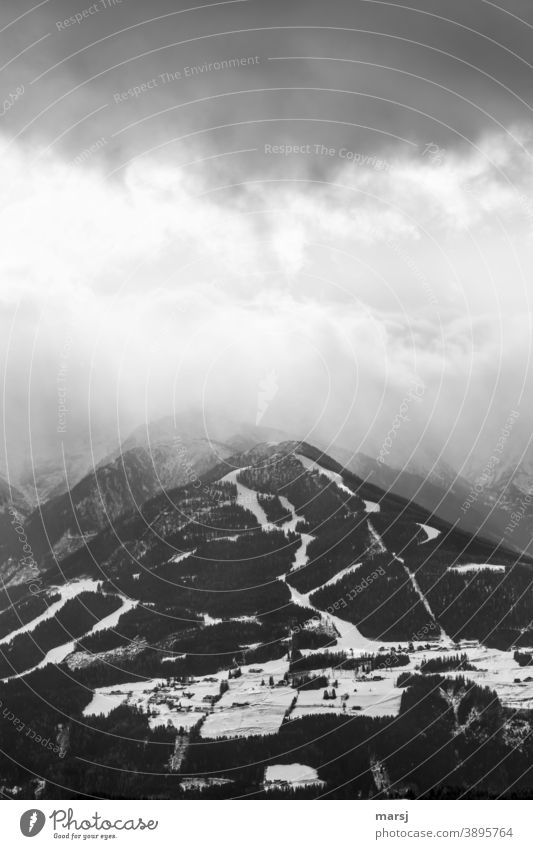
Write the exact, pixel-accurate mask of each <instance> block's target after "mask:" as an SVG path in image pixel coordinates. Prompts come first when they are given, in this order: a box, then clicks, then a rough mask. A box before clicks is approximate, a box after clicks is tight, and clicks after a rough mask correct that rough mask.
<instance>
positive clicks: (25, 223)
mask: <svg viewBox="0 0 533 849" xmlns="http://www.w3.org/2000/svg"><path fill="white" fill-rule="evenodd" d="M532 38H533V8H532V7H531V3H530V2H528V0H505V2H500V3H496V2H488V0H469V2H467V3H465V2H464V0H411V2H409V3H405V4H404V3H399V2H395V0H394V2H382V0H343V2H341V0H329V2H324V1H322V2H318V0H317V2H315V1H314V0H308V1H307V2H306V0H284V2H278V0H269V2H260V0H229V1H228V2H218V3H195V4H190V3H182V2H181V0H180V2H171V0H166V1H165V0H157V2H151V3H149V4H147V3H144V2H139V1H138V0H122V2H118V0H99V2H97V3H94V4H92V5H91V4H90V3H88V2H85V0H80V1H79V2H67V0H44V2H40V3H38V4H33V5H32V3H29V2H27V0H4V2H3V3H2V7H1V10H0V40H1V41H0V44H1V46H2V53H1V55H2V57H3V59H2V61H3V65H2V67H1V68H0V79H1V80H2V93H3V94H2V96H3V105H2V107H1V108H0V112H1V113H2V114H1V123H0V143H1V145H2V156H1V157H0V169H1V170H2V174H1V180H0V187H1V188H0V192H1V198H2V203H1V207H0V209H1V213H0V214H1V216H2V220H1V232H2V251H1V252H0V272H1V273H0V322H1V326H0V330H1V339H2V366H3V370H4V381H3V382H4V408H5V410H6V419H5V426H6V434H7V437H6V438H7V446H8V447H7V453H8V456H11V457H13V458H15V457H16V456H18V455H20V454H23V455H24V456H27V451H28V439H29V435H30V434H31V440H32V445H33V448H34V450H35V451H36V452H37V453H39V452H42V451H44V450H45V448H46V446H48V445H52V444H53V445H57V443H58V441H59V442H61V441H68V440H71V441H76V440H79V439H80V438H81V439H85V438H86V434H87V429H88V428H89V426H90V428H91V432H92V433H93V434H95V435H98V438H100V436H102V435H104V437H105V438H109V439H112V438H114V437H116V435H117V432H119V433H120V435H122V436H124V435H125V434H126V433H127V431H128V430H129V429H130V428H131V427H132V426H133V425H134V424H135V423H137V422H139V421H142V420H143V419H144V418H145V417H148V418H151V417H154V416H158V415H162V414H165V413H169V412H172V411H176V412H178V413H179V412H180V411H182V410H185V409H187V408H189V407H191V406H201V407H202V408H204V409H205V410H207V411H208V412H209V411H215V410H223V411H224V412H225V413H227V414H230V415H232V416H233V417H234V418H235V419H237V420H240V419H242V420H246V421H251V422H253V421H255V420H257V419H258V418H261V423H262V424H265V425H271V426H273V427H277V428H281V429H284V430H286V431H287V432H288V433H290V434H291V435H293V436H301V437H302V438H308V439H309V440H310V441H318V442H320V443H321V444H323V445H325V444H328V443H330V442H333V443H336V444H338V445H341V446H343V447H344V448H347V449H348V450H350V451H353V452H356V451H358V450H364V451H366V452H367V453H369V454H374V455H375V454H376V452H377V451H378V450H379V446H380V445H381V444H382V443H383V440H384V439H385V437H386V435H387V432H388V431H389V429H390V427H391V422H392V420H393V418H394V416H395V415H396V413H397V411H398V409H399V407H400V405H401V403H402V400H403V399H404V398H405V397H406V396H407V395H408V393H409V391H410V389H411V388H412V387H413V386H414V385H418V386H421V387H423V391H421V392H420V393H419V394H420V397H419V398H418V399H417V400H416V401H414V400H412V401H410V405H409V416H408V418H409V421H408V422H405V423H404V425H403V426H402V429H401V433H400V434H399V437H398V439H397V440H396V442H395V446H394V452H395V454H394V456H391V460H392V461H393V462H397V463H398V464H402V463H404V462H406V460H407V458H408V457H409V455H410V454H411V453H412V452H415V454H416V452H419V454H420V455H422V454H423V456H427V452H429V455H430V456H433V457H435V458H438V457H439V455H442V457H443V458H445V459H447V460H448V461H451V462H452V463H454V464H455V465H456V467H457V468H460V467H461V466H462V464H466V465H465V467H464V469H469V468H471V467H475V466H476V464H477V465H478V466H481V467H482V466H483V465H484V463H485V462H486V459H487V455H488V454H489V455H490V453H491V450H492V446H493V445H494V444H495V442H496V441H497V439H498V437H499V434H500V432H501V429H502V427H504V425H505V422H506V420H507V418H508V416H509V413H510V412H511V411H512V410H518V411H520V414H521V415H520V418H519V420H518V424H517V426H516V428H515V429H514V431H513V439H512V444H510V445H509V447H508V449H509V451H515V452H516V451H522V450H523V449H524V447H526V446H527V442H528V440H529V437H530V425H529V420H528V416H527V410H528V408H529V409H531V403H532V401H533V399H532V398H531V386H532V382H531V365H530V343H531V303H530V293H531V272H532V247H533V191H532V188H533V167H532V159H531V151H532V142H533V111H532V107H533V103H532V97H531V92H532V91H533V86H532V82H533V64H532V63H530V61H529V59H531V50H530V49H528V48H529V46H530V44H531V40H532ZM61 403H63V405H64V406H66V408H67V410H66V412H65V413H64V415H63V416H62V418H61V417H60V416H59V412H60V411H59V406H60V405H61ZM58 425H59V426H60V432H59V433H58ZM17 452H18V454H17ZM13 462H14V461H13Z"/></svg>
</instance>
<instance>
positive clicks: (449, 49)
mask: <svg viewBox="0 0 533 849" xmlns="http://www.w3.org/2000/svg"><path fill="white" fill-rule="evenodd" d="M193 6H195V7H198V8H196V9H194V10H192V11H189V10H190V9H191V7H193ZM29 8H31V6H30V4H24V5H21V4H20V3H19V2H15V1H14V0H9V2H5V3H4V4H3V6H2V12H1V19H0V26H1V27H7V28H6V29H4V31H3V32H2V33H0V39H2V42H1V44H2V45H3V48H4V55H5V56H7V57H8V58H7V59H6V61H9V60H10V59H11V58H13V57H15V56H17V54H19V53H20V54H21V55H20V56H19V57H18V58H17V59H14V60H13V61H11V62H10V64H9V65H8V66H7V67H5V68H4V70H3V72H2V78H3V88H4V94H5V95H7V94H8V93H9V92H11V91H12V90H14V89H15V88H16V86H17V85H18V86H21V85H24V95H23V96H22V97H21V98H20V99H19V100H18V101H17V103H16V104H15V105H14V106H13V108H11V109H10V110H9V112H8V114H6V115H5V116H4V118H3V121H4V127H5V128H6V130H8V132H9V133H10V134H15V133H20V136H19V138H20V140H22V141H24V140H25V141H27V142H30V143H32V144H35V143H37V144H38V145H39V146H41V145H43V144H44V145H48V144H52V143H53V144H54V147H55V149H56V150H58V151H60V152H61V154H62V155H63V156H64V157H65V158H67V159H69V160H72V159H75V158H76V157H79V156H81V157H82V161H87V162H88V163H89V161H91V162H92V164H93V165H95V166H96V165H101V166H102V167H103V168H105V169H106V170H113V169H115V168H117V167H120V166H121V165H122V164H123V163H125V162H127V161H128V160H129V159H130V158H131V157H133V156H138V155H140V154H143V153H145V152H146V151H148V150H150V149H152V148H154V147H155V148H158V149H159V155H161V156H167V157H169V158H172V159H173V160H175V161H177V162H187V161H188V160H189V159H191V156H192V155H193V156H194V157H195V158H199V157H202V156H213V155H217V154H223V155H226V154H229V153H233V152H234V151H237V150H249V149H252V151H251V152H250V153H248V154H241V157H242V156H245V157H246V158H245V159H244V160H243V159H242V158H240V157H237V158H233V157H228V156H222V157H220V158H218V159H216V160H212V163H211V166H210V172H211V174H217V173H218V172H219V171H228V172H229V173H230V174H231V173H232V170H233V169H234V168H235V167H236V165H237V163H239V164H240V167H242V163H243V161H244V163H245V165H244V167H245V168H246V173H247V176H248V179H250V178H251V177H252V176H253V175H254V174H256V175H259V176H260V175H264V174H266V175H268V174H270V173H275V174H276V176H280V175H281V176H283V175H285V174H286V175H287V176H299V175H305V176H311V177H314V178H316V179H323V178H325V177H327V176H329V175H330V174H331V173H333V172H334V171H335V169H336V168H337V167H338V166H339V162H338V158H331V160H330V158H328V157H327V156H323V155H322V156H316V155H314V147H313V146H314V145H315V144H323V145H325V146H326V147H335V148H336V149H337V150H338V149H339V148H341V147H343V146H345V147H346V148H347V149H349V150H355V151H362V152H366V153H368V154H373V155H378V154H379V155H382V156H385V157H387V156H390V157H398V156H403V155H408V154H413V153H420V152H421V151H423V149H424V147H425V145H426V144H428V143H432V144H434V145H438V146H439V147H441V148H445V149H446V150H450V149H453V148H457V149H461V148H464V147H467V146H469V145H471V144H475V143H476V142H477V141H478V139H479V138H480V136H482V135H483V134H484V133H487V132H491V131H492V132H493V131H501V129H502V127H503V128H505V129H511V130H512V128H513V127H515V126H527V125H530V124H531V123H532V120H531V119H532V114H533V113H532V110H531V104H530V100H531V97H530V91H531V81H532V77H533V71H532V66H531V64H530V61H529V60H530V58H531V50H530V44H531V38H532V35H533V28H532V26H533V10H532V9H531V6H530V3H528V2H526V0H514V2H511V1H510V0H507V2H505V3H502V4H499V5H498V4H496V3H489V2H483V0H471V2H468V3H465V2H464V0H447V2H442V0H432V1H431V0H430V2H421V0H418V2H412V3H410V4H407V3H405V4H401V3H397V2H377V0H376V2H374V0H365V1H364V2H363V1H362V0H356V1H355V2H351V0H346V2H340V0H332V2H327V3H326V2H303V1H302V2H300V1H299V0H292V2H278V0H274V2H268V3H261V2H254V0H250V2H234V3H219V4H212V3H211V4H208V3H205V4H200V3H194V2H189V3H184V2H180V3H178V4H177V3H171V2H169V0H157V2H152V3H150V4H146V3H144V2H137V0H122V1H121V2H119V0H98V2H97V3H93V4H91V3H89V2H88V0H79V2H77V3H71V2H67V0H61V2H56V0H49V2H45V3H41V4H40V5H38V6H37V7H36V8H35V9H34V11H31V12H30V13H28V14H24V12H25V11H26V10H27V9H29ZM91 10H92V11H91ZM76 14H77V15H78V16H79V17H78V20H77V21H76V19H75V18H74V22H72V21H71V20H68V19H69V18H72V16H75V15H76ZM21 15H22V17H20V19H19V20H18V21H17V22H16V23H14V24H13V25H12V26H9V22H10V21H12V20H13V19H15V18H17V17H19V16H21ZM80 16H81V17H80ZM39 39H42V40H41V41H39V43H37V44H35V45H34V46H33V47H30V45H32V44H34V42H36V41H38V40H39ZM28 48H29V49H28ZM22 51H24V52H22ZM280 57H306V58H280ZM236 60H246V61H245V62H239V63H238V64H237V62H236ZM217 63H220V68H219V65H218V64H217ZM236 65H237V66H236ZM187 69H189V70H187ZM134 89H135V91H134ZM91 113H93V114H91ZM75 125H77V126H75ZM58 137H59V138H58ZM102 139H103V141H102ZM265 144H266V145H269V144H271V145H280V144H298V145H311V148H302V150H303V152H302V153H301V154H300V155H291V156H290V157H284V156H283V155H280V154H277V155H272V154H269V153H267V154H265ZM95 146H96V147H95ZM254 149H255V150H254ZM87 151H89V152H88V153H87ZM309 151H310V152H309Z"/></svg>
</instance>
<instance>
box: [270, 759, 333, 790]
mask: <svg viewBox="0 0 533 849" xmlns="http://www.w3.org/2000/svg"><path fill="white" fill-rule="evenodd" d="M264 783H265V785H269V784H270V785H272V784H290V785H291V787H308V786H309V785H316V784H322V785H323V784H324V782H323V781H321V780H320V779H319V777H318V773H317V771H316V769H314V768H313V767H312V766H306V764H272V766H267V768H266V769H265V779H264Z"/></svg>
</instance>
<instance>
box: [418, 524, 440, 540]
mask: <svg viewBox="0 0 533 849" xmlns="http://www.w3.org/2000/svg"><path fill="white" fill-rule="evenodd" d="M416 524H417V525H418V527H419V528H422V530H423V531H425V532H426V539H423V540H422V542H421V543H419V545H424V544H425V543H426V542H431V540H432V539H436V538H437V537H438V536H439V534H440V531H438V530H437V528H432V527H431V525H422V524H421V523H420V522H416Z"/></svg>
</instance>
